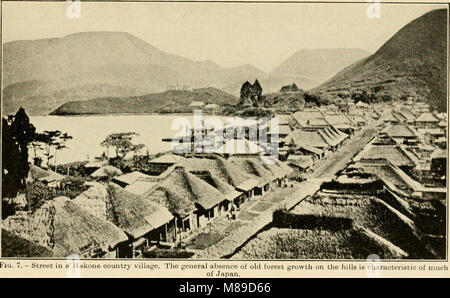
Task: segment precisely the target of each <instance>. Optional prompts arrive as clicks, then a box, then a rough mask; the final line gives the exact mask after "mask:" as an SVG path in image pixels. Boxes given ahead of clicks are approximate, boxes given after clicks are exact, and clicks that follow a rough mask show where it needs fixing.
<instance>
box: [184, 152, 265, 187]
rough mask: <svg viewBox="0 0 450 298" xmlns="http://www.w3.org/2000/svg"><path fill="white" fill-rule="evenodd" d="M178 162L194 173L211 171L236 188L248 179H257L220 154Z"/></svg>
mask: <svg viewBox="0 0 450 298" xmlns="http://www.w3.org/2000/svg"><path fill="white" fill-rule="evenodd" d="M178 164H179V165H180V166H183V167H185V168H186V169H187V170H188V171H189V172H192V173H195V172H202V171H209V172H210V173H212V174H214V175H215V176H217V177H219V178H220V179H222V180H224V181H226V182H227V183H228V184H230V185H232V186H233V187H235V188H236V187H237V186H238V185H240V184H242V183H244V182H245V181H247V180H251V179H253V180H255V179H257V178H256V176H254V175H249V174H247V173H246V172H245V171H242V169H241V168H239V166H237V165H236V164H233V163H232V162H230V161H229V160H226V159H224V158H222V157H220V156H214V157H209V158H186V159H185V160H184V161H183V162H182V163H178Z"/></svg>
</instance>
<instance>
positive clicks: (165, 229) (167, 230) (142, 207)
mask: <svg viewBox="0 0 450 298" xmlns="http://www.w3.org/2000/svg"><path fill="white" fill-rule="evenodd" d="M108 193H109V204H108V205H107V207H108V209H109V210H108V214H111V215H113V216H112V217H111V221H112V222H113V223H114V224H115V225H116V226H118V227H119V228H121V229H122V230H123V231H124V232H125V233H126V234H127V235H128V236H129V238H130V242H131V243H130V245H128V246H126V247H125V246H122V247H121V250H120V249H119V253H120V257H128V258H129V257H137V256H139V255H141V254H142V250H143V249H145V248H146V247H148V246H151V245H153V244H154V245H156V244H158V243H164V242H169V243H170V242H174V241H175V239H176V229H175V220H174V217H173V216H172V214H171V213H170V212H169V210H167V208H165V207H164V206H163V205H161V204H158V203H156V202H153V201H151V200H149V199H147V198H145V197H143V196H139V195H135V194H132V193H130V192H128V191H126V190H124V189H122V188H121V187H118V186H115V185H114V184H110V186H109V189H108Z"/></svg>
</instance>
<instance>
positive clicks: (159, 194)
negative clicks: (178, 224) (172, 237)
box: [147, 167, 227, 216]
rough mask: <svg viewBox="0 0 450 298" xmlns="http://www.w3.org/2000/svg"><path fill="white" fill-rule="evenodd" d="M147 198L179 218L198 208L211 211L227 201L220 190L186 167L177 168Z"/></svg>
mask: <svg viewBox="0 0 450 298" xmlns="http://www.w3.org/2000/svg"><path fill="white" fill-rule="evenodd" d="M147 197H148V198H150V199H151V200H153V201H155V202H157V203H159V204H162V205H164V206H165V207H166V208H167V209H168V210H169V211H170V213H172V214H173V215H179V216H185V215H188V214H189V213H191V212H193V211H195V210H197V209H198V207H197V206H200V207H201V208H203V209H205V210H209V209H211V208H213V207H214V206H216V205H218V204H219V203H221V202H223V201H226V200H227V198H226V197H225V196H224V195H223V194H222V193H221V192H220V191H219V190H218V189H216V188H215V187H213V186H212V185H210V184H208V183H207V182H206V181H204V180H202V179H200V178H198V177H196V176H195V175H194V174H191V173H189V172H188V171H187V169H185V168H184V167H177V168H176V169H175V170H174V171H173V172H171V173H170V174H169V175H168V177H167V178H166V179H165V180H164V181H162V182H161V184H159V185H158V186H157V187H156V188H155V190H154V191H152V192H151V193H150V194H148V195H147Z"/></svg>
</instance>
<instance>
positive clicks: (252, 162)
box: [229, 157, 277, 184]
mask: <svg viewBox="0 0 450 298" xmlns="http://www.w3.org/2000/svg"><path fill="white" fill-rule="evenodd" d="M229 160H230V161H231V163H233V164H235V165H237V166H238V167H239V168H240V169H242V170H243V171H244V172H246V173H247V174H249V175H253V176H256V177H257V179H256V180H259V181H260V182H261V183H263V184H264V183H268V182H272V181H273V180H275V178H277V177H273V174H272V172H271V171H269V170H268V169H266V168H265V167H264V166H263V163H262V162H261V160H260V159H259V158H251V157H250V158H240V157H236V158H230V159H229Z"/></svg>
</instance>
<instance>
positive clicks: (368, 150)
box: [353, 145, 417, 167]
mask: <svg viewBox="0 0 450 298" xmlns="http://www.w3.org/2000/svg"><path fill="white" fill-rule="evenodd" d="M377 159H385V160H388V161H389V162H391V163H392V164H394V165H396V166H399V167H401V166H415V165H416V164H417V160H416V159H414V158H413V156H412V155H411V154H408V152H407V151H406V150H404V149H402V148H401V147H400V146H395V145H394V146H390V145H389V146H378V145H367V146H366V147H365V148H364V149H363V150H361V151H360V152H359V153H358V154H357V155H356V156H355V157H354V159H353V160H354V161H360V160H377Z"/></svg>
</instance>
